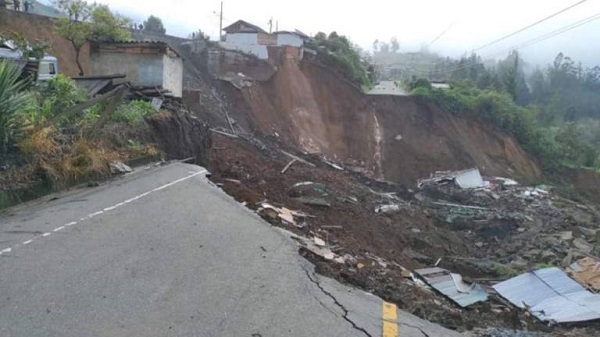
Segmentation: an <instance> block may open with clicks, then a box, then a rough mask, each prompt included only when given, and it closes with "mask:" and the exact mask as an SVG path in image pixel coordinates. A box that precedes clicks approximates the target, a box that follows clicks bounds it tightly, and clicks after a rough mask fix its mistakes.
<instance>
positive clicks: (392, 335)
mask: <svg viewBox="0 0 600 337" xmlns="http://www.w3.org/2000/svg"><path fill="white" fill-rule="evenodd" d="M381 336H382V337H398V324H396V323H391V322H386V321H383V333H382V334H381Z"/></svg>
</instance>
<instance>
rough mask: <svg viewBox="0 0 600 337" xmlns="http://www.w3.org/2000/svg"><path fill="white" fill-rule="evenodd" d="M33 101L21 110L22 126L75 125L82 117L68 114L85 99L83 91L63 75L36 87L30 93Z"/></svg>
mask: <svg viewBox="0 0 600 337" xmlns="http://www.w3.org/2000/svg"><path fill="white" fill-rule="evenodd" d="M31 93H32V96H33V98H34V99H32V100H30V101H29V102H28V103H27V104H26V105H25V106H24V107H23V109H22V110H21V113H20V118H21V121H22V124H23V125H25V126H27V127H33V128H35V127H39V126H43V125H45V124H47V123H48V122H49V121H53V122H55V123H56V125H57V126H70V125H73V124H77V123H78V122H79V121H80V120H81V119H82V118H83V116H72V115H71V114H70V113H69V112H70V110H71V108H73V107H74V106H75V105H77V104H79V103H81V102H84V101H85V100H86V99H87V95H86V93H85V91H83V90H82V89H80V88H79V87H77V85H76V84H75V82H74V81H73V80H71V79H70V78H68V77H67V76H65V75H62V74H59V75H58V76H57V77H56V78H53V79H51V80H49V81H48V82H46V83H42V84H40V85H38V86H36V87H35V88H34V89H33V90H32V91H31Z"/></svg>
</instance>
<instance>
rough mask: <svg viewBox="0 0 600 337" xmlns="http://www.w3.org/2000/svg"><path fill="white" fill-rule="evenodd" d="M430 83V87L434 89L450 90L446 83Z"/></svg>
mask: <svg viewBox="0 0 600 337" xmlns="http://www.w3.org/2000/svg"><path fill="white" fill-rule="evenodd" d="M430 83H431V87H432V88H434V89H444V90H448V89H451V88H452V86H451V85H450V84H449V83H447V82H440V81H431V82H430Z"/></svg>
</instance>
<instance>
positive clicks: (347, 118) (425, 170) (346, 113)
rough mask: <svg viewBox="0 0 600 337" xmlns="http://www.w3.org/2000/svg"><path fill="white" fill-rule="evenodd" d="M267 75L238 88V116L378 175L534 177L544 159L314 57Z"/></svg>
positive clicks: (400, 178) (283, 64) (410, 178)
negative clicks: (364, 88)
mask: <svg viewBox="0 0 600 337" xmlns="http://www.w3.org/2000/svg"><path fill="white" fill-rule="evenodd" d="M277 68H278V71H277V73H276V74H275V76H274V77H273V78H272V79H271V80H270V81H267V82H262V83H259V82H255V83H254V84H253V85H252V86H251V87H248V88H244V89H242V90H237V89H231V90H228V91H229V95H230V96H232V97H231V98H232V100H233V101H234V103H233V104H232V106H231V108H232V117H233V118H235V119H237V120H247V119H248V117H249V116H250V117H251V119H252V123H251V125H249V127H250V128H256V129H258V130H260V131H261V132H263V133H265V134H266V135H272V136H275V137H277V138H279V139H280V140H281V141H283V142H285V143H286V144H288V145H290V146H295V147H298V148H300V149H301V150H302V151H304V152H307V153H313V154H321V155H323V156H325V157H328V158H330V159H334V160H337V161H339V162H341V163H344V164H345V165H346V166H349V167H354V168H355V169H357V170H361V171H364V172H366V173H367V174H369V175H370V176H372V177H374V178H376V179H385V180H391V181H396V182H402V183H414V182H415V180H416V179H417V178H422V177H423V176H426V175H428V174H429V172H433V171H436V170H448V169H462V168H466V167H471V166H478V167H479V168H480V169H481V170H482V171H483V173H485V174H487V175H501V176H517V177H519V178H524V179H526V180H534V179H536V178H538V177H540V175H541V171H540V169H539V167H538V165H537V164H536V163H535V161H534V160H532V159H531V158H530V157H529V156H528V155H527V154H526V153H525V152H524V151H523V150H522V149H521V148H520V146H519V145H518V144H517V142H516V141H515V140H514V139H513V138H512V137H510V136H507V135H506V134H503V133H501V132H499V131H497V130H495V129H494V128H493V127H491V126H489V125H485V124H483V123H480V122H477V121H473V120H468V119H465V118H461V117H457V116H454V115H452V114H450V113H447V112H444V111H440V110H439V109H437V108H434V107H431V106H429V105H427V104H425V103H422V102H419V101H417V100H416V99H415V98H412V97H397V96H396V97H393V96H365V95H363V94H362V93H361V92H360V91H359V90H358V89H357V88H356V87H354V86H353V85H351V84H350V83H348V82H346V81H344V80H343V79H342V78H340V77H339V76H337V75H336V74H335V73H333V72H331V71H329V70H328V69H326V68H325V67H322V66H320V65H318V64H317V63H315V62H313V61H307V60H305V61H298V60H294V59H289V58H288V59H285V58H284V59H283V60H281V61H279V64H278V65H277Z"/></svg>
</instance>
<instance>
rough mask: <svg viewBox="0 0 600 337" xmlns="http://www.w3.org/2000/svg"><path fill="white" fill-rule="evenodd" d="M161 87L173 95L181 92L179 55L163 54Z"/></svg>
mask: <svg viewBox="0 0 600 337" xmlns="http://www.w3.org/2000/svg"><path fill="white" fill-rule="evenodd" d="M163 67H164V72H163V88H165V89H167V90H169V91H171V94H173V96H175V97H182V94H183V60H182V59H181V58H180V57H174V56H169V55H164V56H163Z"/></svg>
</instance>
